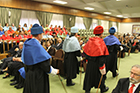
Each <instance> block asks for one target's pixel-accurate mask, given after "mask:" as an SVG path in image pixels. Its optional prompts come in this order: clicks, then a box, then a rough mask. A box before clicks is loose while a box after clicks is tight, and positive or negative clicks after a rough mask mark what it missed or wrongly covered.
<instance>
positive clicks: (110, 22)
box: [109, 21, 112, 29]
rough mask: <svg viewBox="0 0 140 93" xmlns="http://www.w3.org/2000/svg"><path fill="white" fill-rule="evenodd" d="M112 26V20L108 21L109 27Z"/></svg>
mask: <svg viewBox="0 0 140 93" xmlns="http://www.w3.org/2000/svg"><path fill="white" fill-rule="evenodd" d="M111 27H112V21H109V29H110V28H111Z"/></svg>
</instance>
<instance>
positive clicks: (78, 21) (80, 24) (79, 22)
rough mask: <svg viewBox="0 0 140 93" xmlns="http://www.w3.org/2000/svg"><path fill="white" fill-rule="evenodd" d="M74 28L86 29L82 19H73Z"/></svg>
mask: <svg viewBox="0 0 140 93" xmlns="http://www.w3.org/2000/svg"><path fill="white" fill-rule="evenodd" d="M75 26H76V27H78V28H79V29H86V27H85V25H84V22H83V18H82V17H76V18H75Z"/></svg>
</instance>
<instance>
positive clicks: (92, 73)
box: [83, 37, 109, 91]
mask: <svg viewBox="0 0 140 93" xmlns="http://www.w3.org/2000/svg"><path fill="white" fill-rule="evenodd" d="M84 53H85V55H86V59H87V60H88V63H87V69H86V74H85V79H84V86H83V89H84V90H86V91H89V90H90V89H91V88H92V87H95V88H98V84H99V81H100V78H101V73H100V71H99V69H104V68H105V61H106V56H107V55H109V52H108V49H107V47H106V45H105V43H104V41H103V39H101V38H99V37H92V38H89V41H88V42H87V44H86V45H85V46H84ZM104 83H105V80H104V78H103V79H102V83H101V86H100V88H104V87H105V84H104Z"/></svg>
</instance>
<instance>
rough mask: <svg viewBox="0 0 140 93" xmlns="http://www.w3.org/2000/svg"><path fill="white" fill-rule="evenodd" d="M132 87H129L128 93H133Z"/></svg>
mask: <svg viewBox="0 0 140 93" xmlns="http://www.w3.org/2000/svg"><path fill="white" fill-rule="evenodd" d="M134 86H135V85H134V84H132V85H131V87H130V88H129V90H128V93H133V87H134Z"/></svg>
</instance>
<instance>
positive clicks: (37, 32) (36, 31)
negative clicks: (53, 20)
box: [31, 24, 44, 35]
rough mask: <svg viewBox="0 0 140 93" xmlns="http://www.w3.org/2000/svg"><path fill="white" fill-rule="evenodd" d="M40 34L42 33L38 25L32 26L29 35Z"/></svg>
mask: <svg viewBox="0 0 140 93" xmlns="http://www.w3.org/2000/svg"><path fill="white" fill-rule="evenodd" d="M41 33H44V32H43V28H42V27H41V26H39V24H34V25H33V27H32V28H31V34H32V35H37V34H41Z"/></svg>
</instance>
